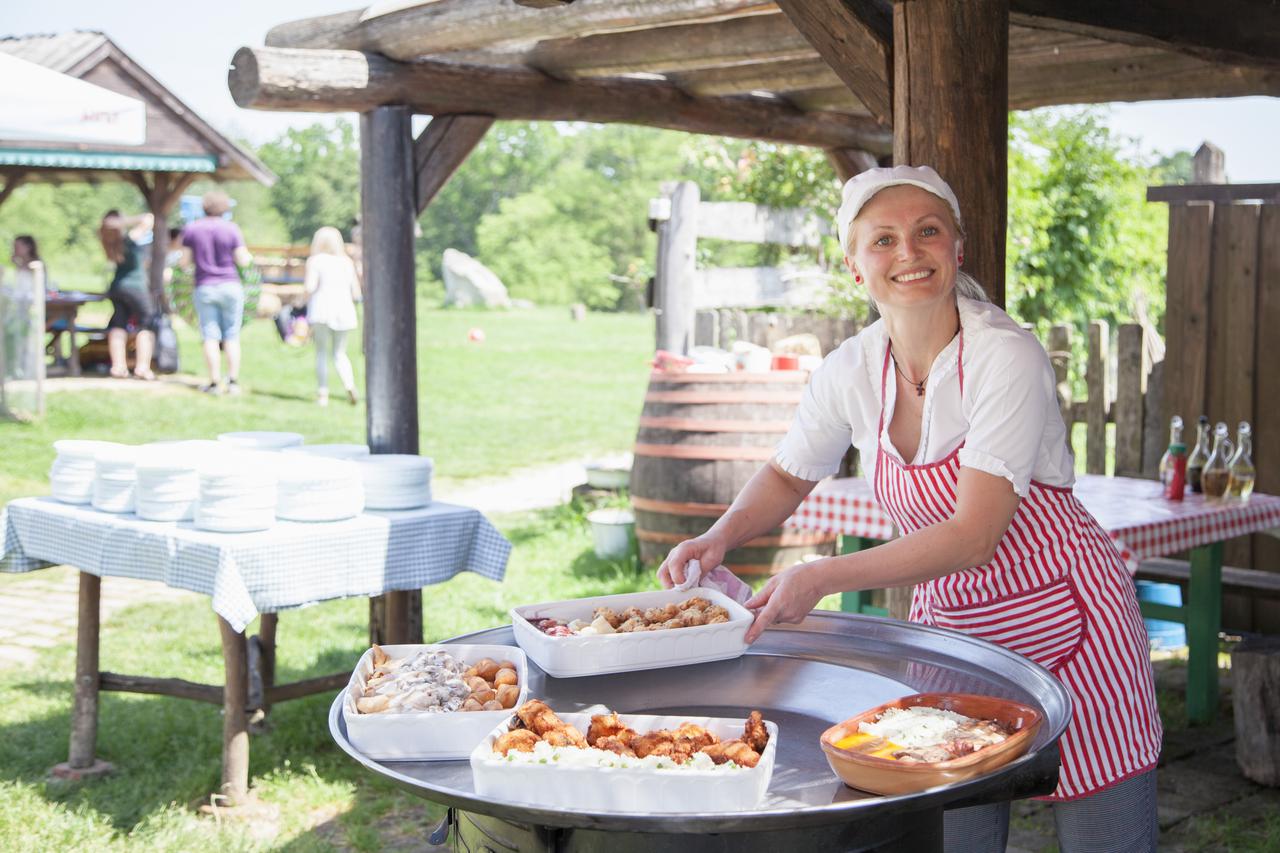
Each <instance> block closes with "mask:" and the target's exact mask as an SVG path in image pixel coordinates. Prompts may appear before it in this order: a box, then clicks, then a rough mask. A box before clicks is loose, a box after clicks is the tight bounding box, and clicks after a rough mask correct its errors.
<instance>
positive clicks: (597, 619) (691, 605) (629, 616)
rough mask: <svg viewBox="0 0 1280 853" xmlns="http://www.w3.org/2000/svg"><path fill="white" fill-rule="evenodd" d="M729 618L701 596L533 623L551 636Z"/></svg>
mask: <svg viewBox="0 0 1280 853" xmlns="http://www.w3.org/2000/svg"><path fill="white" fill-rule="evenodd" d="M728 621H729V611H728V610H726V609H725V608H723V607H721V606H720V605H719V604H712V603H711V602H710V601H708V600H707V599H705V598H702V597H701V596H694V597H693V598H688V599H685V600H684V601H681V602H679V603H675V602H673V603H671V604H668V605H666V606H665V607H650V608H649V609H648V610H641V609H640V608H639V607H628V608H627V609H626V610H624V611H622V612H621V613H617V612H615V611H614V610H613V609H612V608H609V607H597V608H596V609H595V610H594V611H592V613H591V621H590V622H588V621H587V620H585V619H575V620H574V621H572V622H570V623H568V624H567V625H566V624H564V623H562V622H560V621H558V620H556V619H535V620H533V625H534V627H536V628H537V629H538V630H539V631H541V632H543V633H544V634H547V635H549V636H552V637H571V636H574V635H586V634H628V633H632V632H638V631H660V630H664V629H669V628H693V627H696V626H698V625H716V624H719V623H720V622H728Z"/></svg>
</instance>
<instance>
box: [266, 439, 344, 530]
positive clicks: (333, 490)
mask: <svg viewBox="0 0 1280 853" xmlns="http://www.w3.org/2000/svg"><path fill="white" fill-rule="evenodd" d="M282 459H283V460H287V461H285V462H284V463H283V464H282V465H281V468H280V483H279V487H278V489H277V496H276V518H281V519H286V520H288V521H341V520H342V519H344V518H353V517H355V516H357V515H359V514H360V513H361V512H363V511H364V486H363V485H362V484H361V482H360V472H359V470H358V469H357V468H356V466H355V464H354V463H352V462H348V461H346V460H342V459H325V458H322V457H318V456H307V455H306V454H296V455H294V454H291V455H289V456H286V457H282Z"/></svg>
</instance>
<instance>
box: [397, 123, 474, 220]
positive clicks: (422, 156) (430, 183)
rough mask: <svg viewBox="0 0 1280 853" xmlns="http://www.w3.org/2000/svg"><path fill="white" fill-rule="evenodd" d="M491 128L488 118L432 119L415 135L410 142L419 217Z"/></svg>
mask: <svg viewBox="0 0 1280 853" xmlns="http://www.w3.org/2000/svg"><path fill="white" fill-rule="evenodd" d="M492 125H493V117H492V116H456V115H455V116H435V117H434V118H432V119H431V123H430V124H428V125H427V127H426V129H425V130H423V131H422V133H420V134H419V135H418V138H417V139H416V140H415V141H414V143H413V170H414V197H415V200H416V202H417V208H418V215H419V216H421V215H422V211H424V210H426V209H427V205H428V204H430V203H431V199H433V198H435V196H436V193H438V192H440V190H441V189H442V188H443V187H444V185H445V184H446V183H448V181H449V178H451V177H453V173H454V172H456V171H457V170H458V167H459V166H461V165H462V163H463V161H465V160H466V159H467V156H468V155H469V154H470V153H471V152H472V151H473V150H474V149H475V147H476V146H477V145H479V144H480V140H481V139H483V138H484V135H485V133H486V132H487V131H488V130H489V128H490V127H491V126H492Z"/></svg>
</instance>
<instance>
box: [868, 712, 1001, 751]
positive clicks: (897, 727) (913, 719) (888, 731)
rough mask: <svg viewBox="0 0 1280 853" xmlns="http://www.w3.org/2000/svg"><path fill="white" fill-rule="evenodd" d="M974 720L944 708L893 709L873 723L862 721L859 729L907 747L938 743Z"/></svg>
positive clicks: (944, 740)
mask: <svg viewBox="0 0 1280 853" xmlns="http://www.w3.org/2000/svg"><path fill="white" fill-rule="evenodd" d="M972 722H976V721H975V720H974V719H973V718H972V717H966V716H964V715H963V714H957V713H956V712H954V711H944V710H942V709H941V708H926V707H920V706H917V707H915V708H890V709H889V710H887V711H885V712H884V713H883V714H881V715H880V719H878V720H876V721H875V722H874V723H861V724H859V726H858V731H860V732H863V733H864V734H869V735H875V736H876V737H882V738H884V739H885V740H888V741H892V742H893V743H896V744H898V745H900V746H905V747H918V746H936V745H938V744H940V743H944V742H946V741H947V740H949V739H950V738H951V735H952V733H954V732H955V730H956V729H958V728H959V727H960V726H961V725H963V724H964V723H972Z"/></svg>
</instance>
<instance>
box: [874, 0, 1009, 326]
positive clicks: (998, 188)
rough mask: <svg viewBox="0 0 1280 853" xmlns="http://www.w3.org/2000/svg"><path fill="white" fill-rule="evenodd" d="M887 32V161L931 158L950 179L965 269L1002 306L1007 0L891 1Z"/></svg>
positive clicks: (925, 161) (927, 161) (924, 161)
mask: <svg viewBox="0 0 1280 853" xmlns="http://www.w3.org/2000/svg"><path fill="white" fill-rule="evenodd" d="M893 34H894V44H893V57H894V83H893V93H894V109H893V119H894V123H893V159H894V162H895V163H900V164H908V165H913V166H919V165H929V166H933V167H934V168H935V169H937V170H938V172H939V174H941V175H942V177H943V178H944V179H945V180H946V181H947V182H948V183H950V184H951V187H952V189H954V190H955V193H956V196H957V197H958V198H959V200H960V212H961V214H962V215H963V217H964V226H965V231H966V233H967V237H966V239H965V253H964V254H965V258H966V262H965V270H966V271H967V272H969V273H970V274H972V275H973V276H974V277H975V278H977V279H978V281H979V282H981V283H982V285H983V287H985V288H986V290H987V293H988V294H989V295H990V296H991V299H992V300H993V301H994V302H995V303H996V304H997V305H1003V304H1004V250H1005V245H1004V242H1005V230H1006V219H1005V217H1006V210H1007V208H1008V198H1007V195H1008V192H1007V188H1008V174H1007V163H1008V147H1009V142H1008V133H1009V114H1008V106H1007V105H1008V103H1009V60H1008V55H1009V47H1008V35H1009V0H970V2H967V3H952V2H951V0H912V2H909V3H895V4H894V7H893ZM975 44H981V45H984V46H985V47H984V49H983V50H973V49H972V47H971V46H972V45H975Z"/></svg>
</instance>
